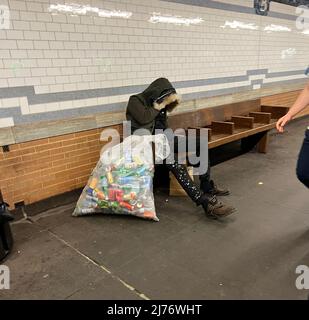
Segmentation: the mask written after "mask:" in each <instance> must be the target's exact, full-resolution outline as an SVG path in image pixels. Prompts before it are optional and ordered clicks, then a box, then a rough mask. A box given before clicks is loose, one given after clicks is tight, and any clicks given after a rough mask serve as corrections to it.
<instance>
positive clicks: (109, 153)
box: [73, 134, 169, 221]
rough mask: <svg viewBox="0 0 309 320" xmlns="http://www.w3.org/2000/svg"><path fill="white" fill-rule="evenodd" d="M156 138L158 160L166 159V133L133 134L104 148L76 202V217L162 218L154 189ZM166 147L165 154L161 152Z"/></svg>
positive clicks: (74, 214) (167, 147)
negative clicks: (99, 215) (156, 203)
mask: <svg viewBox="0 0 309 320" xmlns="http://www.w3.org/2000/svg"><path fill="white" fill-rule="evenodd" d="M153 141H155V142H156V145H158V146H159V148H158V152H156V159H162V158H165V157H166V149H169V146H168V143H167V139H166V137H165V136H164V135H163V134H162V135H157V136H136V135H132V136H130V137H128V138H126V139H125V140H124V141H123V142H122V143H120V144H118V145H116V146H114V147H110V148H108V149H107V150H105V151H104V152H103V153H102V154H101V157H100V160H99V162H98V163H97V165H96V167H95V169H94V170H93V172H92V174H91V176H90V178H89V180H88V183H87V185H86V187H85V188H84V190H83V192H82V194H81V196H80V198H79V200H78V202H77V205H76V208H75V210H74V212H73V216H83V215H88V214H95V213H106V214H120V215H121V214H126V215H133V216H137V217H140V218H144V219H151V220H155V221H159V219H158V217H157V215H156V211H155V205H154V197H153V189H152V180H153V174H154V159H153V149H152V142H153ZM163 145H164V146H165V148H162V146H163ZM163 149H164V151H165V154H161V153H162V150H163Z"/></svg>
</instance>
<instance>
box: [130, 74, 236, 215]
mask: <svg viewBox="0 0 309 320" xmlns="http://www.w3.org/2000/svg"><path fill="white" fill-rule="evenodd" d="M179 100H180V99H179V96H178V95H177V93H176V90H175V88H174V87H173V86H172V84H171V83H170V82H169V81H168V80H167V79H165V78H159V79H157V80H155V81H154V82H152V83H151V84H150V85H149V87H148V88H147V89H145V90H144V91H143V92H142V93H140V94H137V95H133V96H131V97H130V99H129V103H128V106H127V111H126V117H127V120H128V121H131V128H132V134H133V133H134V131H135V130H137V129H141V128H143V129H147V130H148V131H150V132H151V133H152V134H154V133H155V129H163V130H165V129H166V128H167V127H168V126H167V110H168V111H169V112H170V111H172V110H173V109H174V108H175V107H176V106H177V105H178V104H179ZM166 166H167V167H168V169H169V170H170V171H171V172H172V173H173V174H174V176H175V178H176V179H177V181H178V182H179V184H180V185H181V186H182V188H183V189H184V190H185V191H186V193H187V194H188V196H189V197H190V198H191V199H192V200H193V201H194V202H195V203H196V204H197V205H202V207H203V208H204V211H205V213H206V215H207V216H208V217H211V218H214V219H217V218H222V217H226V216H228V215H230V214H232V213H233V212H234V211H235V209H234V208H233V207H229V206H226V205H223V204H222V203H221V202H220V201H218V199H217V197H216V195H226V194H228V191H227V190H219V189H218V188H217V187H216V185H215V184H214V183H213V181H211V180H210V177H209V173H208V174H204V175H202V176H200V181H201V188H199V187H198V186H197V185H196V184H195V183H194V182H193V181H192V179H191V177H190V175H189V174H188V171H187V168H186V166H185V165H183V164H179V163H178V162H177V161H174V162H173V163H168V164H166Z"/></svg>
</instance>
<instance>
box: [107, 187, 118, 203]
mask: <svg viewBox="0 0 309 320" xmlns="http://www.w3.org/2000/svg"><path fill="white" fill-rule="evenodd" d="M116 194H117V190H115V189H108V200H111V201H115V200H116Z"/></svg>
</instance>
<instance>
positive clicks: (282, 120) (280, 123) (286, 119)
mask: <svg viewBox="0 0 309 320" xmlns="http://www.w3.org/2000/svg"><path fill="white" fill-rule="evenodd" d="M291 120H292V117H291V116H290V115H289V114H286V115H285V116H283V117H282V118H280V119H279V120H278V121H277V123H276V128H277V130H278V131H279V132H281V133H282V132H283V131H284V126H285V125H286V124H287V123H288V122H290V121H291Z"/></svg>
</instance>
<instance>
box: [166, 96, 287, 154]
mask: <svg viewBox="0 0 309 320" xmlns="http://www.w3.org/2000/svg"><path fill="white" fill-rule="evenodd" d="M288 110H289V107H285V106H266V105H260V100H252V101H246V102H239V103H233V104H228V105H223V106H218V107H212V108H205V109H201V110H198V111H193V112H188V113H182V114H176V115H174V116H171V117H170V120H169V126H170V127H171V128H172V129H174V130H175V129H177V128H183V129H185V130H187V132H189V131H188V130H189V129H200V128H207V129H208V138H209V142H208V148H209V149H212V148H215V147H218V146H221V145H224V144H227V143H230V142H233V141H236V140H241V144H242V148H243V149H244V150H250V149H251V148H253V147H254V146H255V145H257V150H258V152H263V153H266V152H267V142H268V132H269V131H270V130H271V129H273V128H274V127H275V125H276V121H277V120H278V119H279V118H280V117H282V116H284V115H285V114H286V113H287V112H288Z"/></svg>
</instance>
